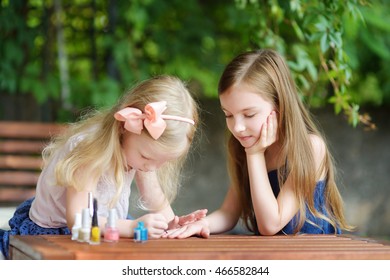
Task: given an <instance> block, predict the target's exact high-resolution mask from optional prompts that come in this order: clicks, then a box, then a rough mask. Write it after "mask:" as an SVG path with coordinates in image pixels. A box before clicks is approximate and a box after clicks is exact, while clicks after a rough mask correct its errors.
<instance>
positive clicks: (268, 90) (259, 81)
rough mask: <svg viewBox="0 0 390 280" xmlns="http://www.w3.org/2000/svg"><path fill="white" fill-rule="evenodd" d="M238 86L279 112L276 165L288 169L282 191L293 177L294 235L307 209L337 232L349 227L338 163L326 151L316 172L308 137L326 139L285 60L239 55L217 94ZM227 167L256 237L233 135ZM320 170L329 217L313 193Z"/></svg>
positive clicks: (267, 53)
mask: <svg viewBox="0 0 390 280" xmlns="http://www.w3.org/2000/svg"><path fill="white" fill-rule="evenodd" d="M237 84H246V85H249V86H251V87H252V88H253V89H255V90H257V93H258V94H261V95H262V97H263V98H265V99H266V100H268V101H270V102H272V103H273V104H274V106H275V108H276V110H277V111H278V115H279V119H278V128H279V131H278V139H279V140H278V141H279V142H280V145H281V151H280V156H279V158H278V166H283V165H285V164H286V163H287V164H286V166H285V169H283V168H282V170H281V169H279V170H278V181H279V186H280V187H282V186H283V182H284V181H285V179H286V174H287V175H288V176H290V177H291V180H292V185H293V189H294V194H295V197H296V198H297V200H298V203H299V213H298V216H299V221H298V223H297V225H296V226H295V232H299V230H300V229H301V227H302V226H303V224H304V222H305V220H306V207H305V206H306V205H307V206H308V209H309V211H310V212H311V213H312V214H313V215H315V216H316V217H320V218H322V219H325V220H327V221H329V222H330V223H331V224H332V225H333V226H334V227H335V228H336V227H340V228H342V229H347V230H348V229H351V227H350V226H349V225H348V224H347V222H346V220H345V217H344V212H343V201H342V198H341V195H340V193H339V190H338V187H337V185H336V182H335V168H334V163H333V159H332V156H331V154H330V152H329V150H328V149H326V155H325V160H324V162H323V163H322V166H321V170H319V171H318V170H316V169H315V164H314V157H313V151H312V150H311V147H312V145H311V142H310V135H317V136H319V137H322V136H321V134H320V132H319V131H318V129H317V128H316V125H315V124H314V122H313V120H312V118H311V116H310V114H309V112H308V110H307V108H306V107H305V106H304V104H303V103H302V101H301V99H300V96H299V95H298V93H297V89H296V86H295V83H294V81H293V79H292V77H291V74H290V70H289V68H288V66H287V64H286V63H285V61H284V59H283V58H282V57H281V56H280V55H279V54H278V53H277V52H275V51H273V50H267V49H264V50H257V51H249V52H246V53H243V54H240V55H238V56H237V57H236V58H235V59H233V60H232V61H231V62H230V63H229V64H228V65H227V66H226V68H225V70H224V72H223V74H222V76H221V78H220V81H219V85H218V94H219V95H222V94H224V92H225V91H226V90H227V89H229V88H230V87H232V86H234V85H237ZM322 139H324V138H323V137H322ZM228 166H229V174H230V176H231V180H232V182H233V184H234V186H235V187H236V188H237V192H238V194H239V199H240V203H241V205H242V209H243V210H242V215H241V216H242V218H243V220H244V223H245V225H246V227H247V228H248V229H249V230H250V231H252V232H256V233H258V227H257V222H256V217H255V215H254V210H253V204H252V199H251V194H250V186H249V177H248V168H247V163H246V154H245V150H244V148H243V147H242V146H241V144H240V143H239V142H238V140H237V139H236V138H235V137H234V136H233V135H232V134H229V140H228ZM322 171H324V174H325V175H326V185H327V187H326V190H325V192H326V193H325V197H326V207H327V214H328V217H327V216H325V215H323V214H321V213H318V211H316V209H315V207H314V189H315V186H316V181H317V180H318V179H319V176H320V175H319V174H321V172H322ZM317 172H319V173H317Z"/></svg>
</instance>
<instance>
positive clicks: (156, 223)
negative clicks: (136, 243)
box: [135, 214, 168, 238]
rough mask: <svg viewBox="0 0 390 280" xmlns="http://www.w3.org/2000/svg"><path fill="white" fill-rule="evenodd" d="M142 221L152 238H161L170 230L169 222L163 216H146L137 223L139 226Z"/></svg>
mask: <svg viewBox="0 0 390 280" xmlns="http://www.w3.org/2000/svg"><path fill="white" fill-rule="evenodd" d="M141 221H142V222H143V223H144V225H145V227H146V228H147V229H148V235H149V237H150V238H160V237H161V235H162V234H163V233H165V232H166V230H167V229H168V221H167V219H166V218H165V216H164V215H162V214H146V215H144V216H142V217H140V218H138V219H137V220H136V221H135V223H136V224H138V222H141Z"/></svg>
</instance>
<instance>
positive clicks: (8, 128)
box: [0, 121, 65, 139]
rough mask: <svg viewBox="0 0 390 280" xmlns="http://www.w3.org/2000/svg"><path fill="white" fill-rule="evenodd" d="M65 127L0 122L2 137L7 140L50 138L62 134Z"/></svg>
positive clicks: (48, 124)
mask: <svg viewBox="0 0 390 280" xmlns="http://www.w3.org/2000/svg"><path fill="white" fill-rule="evenodd" d="M64 128H65V126H64V125H61V124H56V123H38V122H13V121H1V122H0V137H6V138H35V139H39V138H48V137H50V136H52V135H56V134H58V133H60V132H61V131H62V130H63V129H64Z"/></svg>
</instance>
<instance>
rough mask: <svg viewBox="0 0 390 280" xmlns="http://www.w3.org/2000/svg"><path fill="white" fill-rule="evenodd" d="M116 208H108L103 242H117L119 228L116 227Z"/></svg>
mask: <svg viewBox="0 0 390 280" xmlns="http://www.w3.org/2000/svg"><path fill="white" fill-rule="evenodd" d="M116 219H117V214H116V209H115V208H113V209H110V211H109V212H108V218H107V223H106V226H105V229H104V242H118V240H119V230H118V228H117V227H116Z"/></svg>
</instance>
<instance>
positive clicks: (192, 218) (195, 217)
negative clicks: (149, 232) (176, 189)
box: [168, 209, 208, 229]
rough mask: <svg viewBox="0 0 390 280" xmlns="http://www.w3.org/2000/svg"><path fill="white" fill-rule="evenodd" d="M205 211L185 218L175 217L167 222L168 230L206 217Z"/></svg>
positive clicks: (193, 213) (195, 212) (198, 211)
mask: <svg viewBox="0 0 390 280" xmlns="http://www.w3.org/2000/svg"><path fill="white" fill-rule="evenodd" d="M207 211H208V210H207V209H200V210H196V211H194V212H192V213H190V214H188V215H185V216H181V217H178V216H175V218H173V220H172V221H170V222H169V224H168V229H176V228H180V227H182V226H184V225H187V224H190V223H193V222H196V221H199V220H200V219H203V218H204V217H206V214H207Z"/></svg>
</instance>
